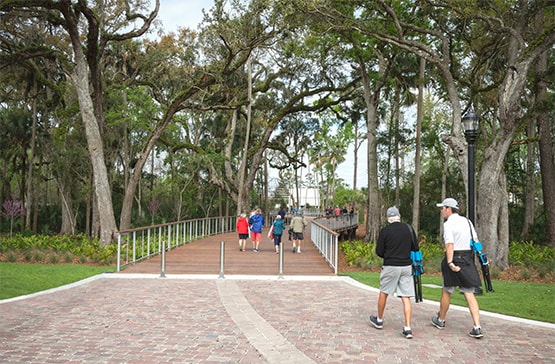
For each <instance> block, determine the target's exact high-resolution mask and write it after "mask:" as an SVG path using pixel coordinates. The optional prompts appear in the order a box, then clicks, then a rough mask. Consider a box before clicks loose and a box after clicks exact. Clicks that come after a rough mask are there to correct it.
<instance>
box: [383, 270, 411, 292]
mask: <svg viewBox="0 0 555 364" xmlns="http://www.w3.org/2000/svg"><path fill="white" fill-rule="evenodd" d="M380 291H382V292H383V293H385V294H388V295H392V294H393V293H395V292H397V296H399V297H414V280H413V278H412V266H410V265H407V266H404V267H396V266H392V265H386V266H383V267H382V272H381V273H380Z"/></svg>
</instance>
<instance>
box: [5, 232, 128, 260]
mask: <svg viewBox="0 0 555 364" xmlns="http://www.w3.org/2000/svg"><path fill="white" fill-rule="evenodd" d="M0 247H1V248H0V249H1V250H0V252H5V253H6V256H7V257H8V258H9V257H10V255H16V256H20V257H21V258H22V259H23V260H24V261H26V262H37V263H42V262H44V261H45V259H48V262H49V263H52V264H56V263H58V262H59V261H60V255H63V260H64V261H65V262H71V261H72V260H73V257H79V259H80V261H81V263H85V262H86V261H87V260H90V261H92V262H94V263H97V264H111V263H112V262H113V261H114V260H115V258H116V254H117V246H116V245H115V244H113V245H108V246H102V245H100V244H99V243H98V240H97V239H89V238H87V237H86V236H85V235H75V236H68V235H63V236H50V235H29V236H25V235H16V236H14V237H13V238H9V239H8V238H4V239H1V240H0ZM47 257H48V258H47ZM16 260H17V259H16Z"/></svg>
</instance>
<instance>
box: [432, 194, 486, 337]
mask: <svg viewBox="0 0 555 364" xmlns="http://www.w3.org/2000/svg"><path fill="white" fill-rule="evenodd" d="M436 206H437V207H440V208H441V215H442V216H443V218H444V219H445V222H444V224H443V240H444V243H445V257H444V258H443V261H442V262H441V275H442V277H443V289H442V290H441V301H440V304H439V312H438V313H437V316H434V317H432V325H434V326H435V327H437V328H438V329H443V328H445V317H446V316H447V310H449V305H450V303H451V294H453V292H455V287H460V288H459V291H460V292H461V293H462V294H464V298H465V299H466V302H467V303H468V309H469V310H470V316H472V322H473V324H474V327H473V328H472V330H471V331H470V333H469V334H468V335H470V337H473V338H476V339H480V338H482V337H483V336H484V334H483V333H482V327H481V326H480V307H479V306H478V300H476V296H474V292H475V290H476V288H479V287H481V286H482V282H481V281H480V276H479V275H478V270H477V268H476V264H475V263H474V252H473V251H472V248H471V246H470V240H471V239H472V238H473V237H474V239H475V240H476V241H478V234H476V230H475V229H474V225H472V222H471V221H470V220H469V219H467V218H465V217H463V216H460V215H459V204H458V203H457V201H456V200H455V199H452V198H446V199H445V200H443V202H441V203H438V204H437V205H436Z"/></svg>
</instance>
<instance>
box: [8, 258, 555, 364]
mask: <svg viewBox="0 0 555 364" xmlns="http://www.w3.org/2000/svg"><path fill="white" fill-rule="evenodd" d="M270 249H271V247H270ZM237 250H238V249H237ZM241 253H242V254H248V259H251V260H255V259H257V258H256V257H257V256H259V255H263V254H272V253H271V251H268V252H266V251H263V252H261V253H258V254H255V253H253V252H241ZM288 254H289V256H288V257H287V258H288V260H289V261H292V259H296V257H297V256H299V259H300V256H302V254H299V255H297V254H292V253H291V252H290V251H288ZM303 254H304V253H303ZM141 264H142V263H140V264H138V265H137V266H140V265H141ZM130 271H131V270H130ZM437 295H438V297H439V295H440V292H439V290H438V292H437ZM377 297H378V291H377V290H376V289H374V288H369V287H366V286H363V285H361V284H358V283H356V282H355V281H353V280H351V279H350V278H347V277H336V276H333V275H329V274H323V275H319V276H317V275H285V276H283V277H278V276H277V275H251V274H248V275H238V274H237V275H234V274H232V275H226V276H225V277H224V278H218V274H217V272H216V273H214V274H196V275H192V274H171V273H170V272H168V273H167V275H166V277H165V278H161V277H160V275H159V274H156V273H126V271H123V272H121V273H115V274H103V275H100V276H97V277H93V278H90V279H87V280H84V281H81V282H78V283H76V284H73V285H69V286H65V287H61V288H58V289H54V290H50V291H47V292H42V293H39V294H34V295H30V296H26V297H20V298H15V299H9V300H4V301H0V363H438V364H439V363H441V364H444V363H555V325H553V324H546V323H540V322H534V321H529V320H521V319H516V318H512V317H504V316H501V315H496V314H490V313H487V312H482V326H483V329H484V334H485V337H484V338H483V339H481V340H476V339H473V338H470V337H469V336H468V331H469V330H470V328H471V327H470V325H471V320H470V314H469V313H468V309H467V308H466V307H463V308H459V307H453V306H452V308H451V310H450V311H449V314H448V321H447V327H446V329H444V330H441V331H440V330H438V329H436V328H434V327H433V326H432V325H431V323H430V318H431V317H432V316H433V315H434V313H435V312H436V311H437V309H438V303H436V302H431V301H427V300H425V301H424V302H422V303H418V304H414V303H413V325H412V328H413V333H414V338H413V339H412V340H407V339H405V338H404V337H403V336H402V335H401V330H402V322H403V320H402V305H401V302H400V300H399V299H397V298H395V297H390V299H389V301H388V305H387V308H386V314H385V324H384V328H383V330H376V329H374V328H373V327H372V326H371V325H370V324H369V322H368V315H369V314H371V313H375V310H376V300H377ZM500 299H501V298H500ZM554 314H555V313H554Z"/></svg>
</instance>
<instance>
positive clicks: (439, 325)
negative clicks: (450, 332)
mask: <svg viewBox="0 0 555 364" xmlns="http://www.w3.org/2000/svg"><path fill="white" fill-rule="evenodd" d="M432 325H434V326H435V327H437V328H438V329H440V330H442V329H444V328H445V321H442V320H440V319H439V316H434V317H432Z"/></svg>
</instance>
